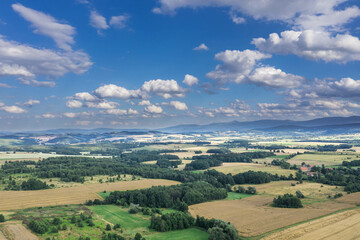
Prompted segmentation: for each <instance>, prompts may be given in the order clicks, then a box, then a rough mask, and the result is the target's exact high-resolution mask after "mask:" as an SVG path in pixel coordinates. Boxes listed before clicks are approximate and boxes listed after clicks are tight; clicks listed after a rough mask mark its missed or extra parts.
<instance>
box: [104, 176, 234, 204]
mask: <svg viewBox="0 0 360 240" xmlns="http://www.w3.org/2000/svg"><path fill="white" fill-rule="evenodd" d="M226 197H227V191H226V190H225V189H224V188H215V187H214V186H212V185H211V184H209V183H206V182H194V183H186V184H181V185H174V186H167V187H164V186H157V187H152V188H148V189H140V190H132V191H123V192H119V191H115V192H112V193H110V195H109V196H108V197H107V198H106V199H105V202H104V203H105V204H119V205H124V204H127V205H129V204H131V203H133V204H139V205H140V206H142V207H150V208H173V209H178V210H182V209H184V208H186V207H184V203H185V204H186V205H192V204H196V203H201V202H207V201H211V200H219V199H224V198H226Z"/></svg>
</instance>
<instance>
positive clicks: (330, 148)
mask: <svg viewBox="0 0 360 240" xmlns="http://www.w3.org/2000/svg"><path fill="white" fill-rule="evenodd" d="M349 148H352V145H350V144H339V145H324V146H317V150H318V151H319V152H330V151H331V152H335V151H337V150H338V149H349Z"/></svg>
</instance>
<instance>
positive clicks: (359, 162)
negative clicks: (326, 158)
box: [342, 160, 360, 167]
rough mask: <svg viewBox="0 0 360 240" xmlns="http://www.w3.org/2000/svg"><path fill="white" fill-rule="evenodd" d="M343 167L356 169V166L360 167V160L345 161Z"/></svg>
mask: <svg viewBox="0 0 360 240" xmlns="http://www.w3.org/2000/svg"><path fill="white" fill-rule="evenodd" d="M342 165H343V166H344V167H356V166H360V160H353V161H350V162H349V161H343V162H342Z"/></svg>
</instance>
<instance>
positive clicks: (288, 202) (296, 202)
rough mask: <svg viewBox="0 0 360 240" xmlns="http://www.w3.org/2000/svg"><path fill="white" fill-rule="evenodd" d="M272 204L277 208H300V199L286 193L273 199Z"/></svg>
mask: <svg viewBox="0 0 360 240" xmlns="http://www.w3.org/2000/svg"><path fill="white" fill-rule="evenodd" d="M273 206H274V207H279V208H302V207H303V205H302V203H301V200H300V199H299V198H298V197H297V196H294V195H292V194H289V193H286V194H284V195H283V196H278V197H277V198H274V200H273Z"/></svg>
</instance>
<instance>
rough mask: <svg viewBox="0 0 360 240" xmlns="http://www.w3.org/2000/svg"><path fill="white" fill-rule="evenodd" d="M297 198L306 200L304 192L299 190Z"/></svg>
mask: <svg viewBox="0 0 360 240" xmlns="http://www.w3.org/2000/svg"><path fill="white" fill-rule="evenodd" d="M296 196H297V197H298V198H305V196H304V194H303V193H302V192H300V191H299V190H297V191H296Z"/></svg>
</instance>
